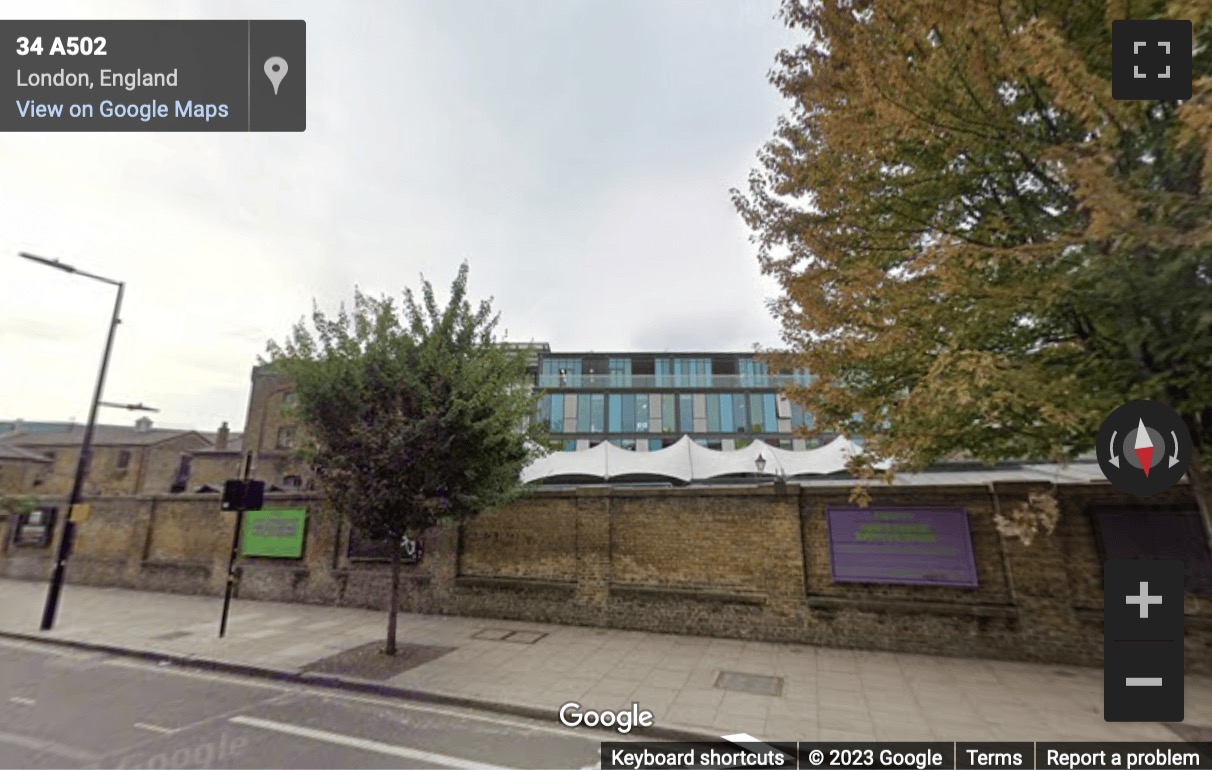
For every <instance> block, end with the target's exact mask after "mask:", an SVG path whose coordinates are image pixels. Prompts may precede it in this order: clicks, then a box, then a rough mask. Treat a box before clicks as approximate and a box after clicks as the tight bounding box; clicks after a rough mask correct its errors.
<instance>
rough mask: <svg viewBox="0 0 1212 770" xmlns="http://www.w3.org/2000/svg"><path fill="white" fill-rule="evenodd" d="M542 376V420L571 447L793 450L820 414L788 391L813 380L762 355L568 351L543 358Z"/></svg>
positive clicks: (539, 372)
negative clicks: (683, 443) (774, 366)
mask: <svg viewBox="0 0 1212 770" xmlns="http://www.w3.org/2000/svg"><path fill="white" fill-rule="evenodd" d="M536 375H537V380H538V382H537V383H536V384H537V385H538V387H539V388H540V389H541V390H542V391H544V393H543V395H542V396H541V397H540V399H539V404H538V410H537V413H536V415H535V419H537V420H540V421H541V422H542V423H543V424H544V425H546V426H547V428H548V429H549V430H550V432H551V433H552V434H555V435H553V438H556V439H557V446H563V447H564V449H565V450H567V451H574V450H575V449H576V448H577V447H580V448H586V447H588V446H593V445H596V444H598V443H601V442H602V441H603V440H608V441H610V443H612V444H615V445H616V446H619V447H622V448H625V449H629V450H640V451H657V450H659V449H661V448H663V447H666V446H670V445H672V444H674V443H676V442H677V440H678V439H679V438H681V437H682V436H683V435H689V436H690V437H691V439H692V440H694V441H696V442H698V443H699V444H702V445H703V446H707V447H711V448H721V447H722V446H724V445H725V444H724V443H723V442H725V441H726V442H728V443H727V446H734V445H735V446H736V448H740V447H741V446H742V445H743V444H744V443H745V442H748V441H752V440H753V439H759V438H760V439H761V440H763V441H765V442H767V443H769V444H771V445H773V446H792V443H791V442H792V438H793V436H794V435H795V433H796V431H798V430H800V429H803V428H811V427H813V419H812V415H811V414H810V413H808V412H806V411H805V410H804V408H803V407H802V406H801V405H799V404H797V403H794V402H791V401H789V400H788V399H787V398H786V396H785V395H783V394H782V391H783V389H784V388H786V387H788V386H791V385H802V384H807V383H808V382H810V379H811V378H810V377H809V376H808V374H807V373H805V372H802V371H796V372H791V373H771V372H770V370H769V368H768V366H767V364H766V362H764V361H758V360H756V359H755V358H754V357H753V356H752V355H742V354H733V355H732V356H728V355H722V354H711V355H706V354H702V355H694V356H686V355H670V354H665V355H659V354H658V355H652V354H632V355H630V356H628V355H610V354H596V355H592V354H584V355H571V354H560V355H554V356H549V357H544V356H540V358H539V362H538V366H537V367H536ZM652 434H661V435H660V437H659V438H653V437H652ZM738 434H744V439H743V440H742V439H741V436H740V435H738ZM796 446H798V447H803V446H804V444H803V443H802V442H796Z"/></svg>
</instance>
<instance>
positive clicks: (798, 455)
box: [522, 436, 862, 482]
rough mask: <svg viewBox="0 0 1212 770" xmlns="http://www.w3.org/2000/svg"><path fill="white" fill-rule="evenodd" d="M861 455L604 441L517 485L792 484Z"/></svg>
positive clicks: (560, 456)
mask: <svg viewBox="0 0 1212 770" xmlns="http://www.w3.org/2000/svg"><path fill="white" fill-rule="evenodd" d="M861 452H862V449H861V447H859V445H857V444H855V443H854V442H852V441H850V440H848V439H846V438H843V437H838V438H836V439H834V440H833V441H831V442H829V443H828V444H826V445H825V446H823V447H820V448H818V449H809V450H805V451H795V452H793V451H790V450H787V449H781V448H779V447H772V446H770V445H769V444H766V443H763V442H762V441H754V442H753V443H752V444H749V445H748V446H746V447H745V448H743V449H737V450H719V449H708V448H706V447H704V446H701V445H699V444H697V443H695V442H694V441H692V440H691V439H690V437H689V436H682V438H681V439H680V440H679V441H678V442H677V443H676V444H674V445H673V446H670V447H665V448H664V449H659V450H656V451H654V452H635V451H632V450H629V449H622V448H620V447H617V446H615V445H614V444H611V443H610V442H608V441H603V442H602V443H601V444H598V445H597V446H595V447H593V448H592V449H586V450H582V451H578V452H552V453H551V454H549V455H547V456H545V457H541V458H539V459H538V460H536V461H535V462H533V463H531V464H530V465H529V466H527V467H526V468H525V469H524V470H523V471H522V481H524V482H531V481H554V480H557V479H561V478H567V479H585V478H587V477H588V478H593V479H601V480H602V481H607V480H611V479H621V478H630V479H636V480H643V479H653V480H657V479H664V480H668V481H680V482H692V481H705V480H707V479H716V478H720V477H722V476H734V475H752V474H759V475H766V476H775V477H778V476H781V477H783V478H792V477H795V476H812V475H822V474H827V473H837V472H840V471H843V470H845V469H846V462H847V460H848V459H849V458H850V457H851V456H853V455H855V454H859V453H861ZM759 456H760V457H761V458H762V462H761V463H759V462H758V457H759ZM759 465H761V469H760V470H759Z"/></svg>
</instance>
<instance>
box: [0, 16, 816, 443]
mask: <svg viewBox="0 0 1212 770" xmlns="http://www.w3.org/2000/svg"><path fill="white" fill-rule="evenodd" d="M20 7H23V8H25V9H27V14H26V15H27V16H28V17H30V18H181V19H190V18H198V19H206V18H212V19H246V18H254V19H256V18H262V19H270V18H287V19H291V18H302V19H304V20H306V22H307V55H308V62H307V66H308V73H307V78H308V117H307V126H308V127H307V131H306V132H305V133H302V134H244V133H231V134H201V133H199V134H150V133H148V134H138V133H128V134H83V133H81V134H46V135H38V134H0V180H2V181H3V184H0V211H2V212H3V214H2V215H0V222H3V226H2V227H0V372H3V375H2V376H0V419H12V418H18V417H19V418H24V419H26V420H66V419H72V418H74V419H77V420H81V421H83V420H84V419H85V418H86V417H87V411H88V403H89V399H90V397H91V393H92V387H93V383H94V380H95V376H96V370H97V364H98V363H99V360H100V356H101V350H102V346H103V342H104V334H105V329H106V324H107V321H108V318H109V314H110V311H111V309H112V304H113V293H112V290H110V289H109V288H108V287H106V286H104V285H102V284H98V283H95V282H93V281H88V280H85V279H82V278H79V277H73V276H70V275H67V274H65V273H60V272H57V271H54V270H50V269H47V268H45V267H41V266H39V265H36V264H33V263H30V262H27V261H25V260H21V259H18V258H17V257H16V253H17V252H18V251H30V252H34V253H37V254H42V255H46V256H49V257H55V258H59V259H61V260H62V261H64V262H69V263H73V264H76V265H77V266H78V267H80V268H82V269H86V270H89V271H91V272H95V273H99V274H102V275H106V276H109V277H113V278H115V279H118V280H124V281H126V282H127V284H128V285H127V292H126V300H125V304H124V313H123V320H124V323H123V325H122V326H121V327H120V329H119V333H118V338H117V342H116V345H115V350H114V356H113V360H112V364H111V369H110V376H109V380H108V383H107V387H106V391H105V396H106V398H107V399H109V400H113V401H122V402H133V401H142V402H144V403H147V404H151V405H154V406H157V407H159V408H160V409H161V414H159V415H156V416H155V417H154V419H155V420H156V422H157V424H159V425H165V426H174V427H192V428H198V429H202V430H213V429H214V428H216V427H217V426H218V425H219V423H220V422H221V421H224V420H226V421H228V422H230V423H231V425H232V427H233V428H235V429H240V428H242V427H243V423H244V416H245V409H246V401H247V397H248V387H249V373H250V369H251V367H252V365H253V364H254V362H255V360H256V357H257V355H258V354H261V353H264V351H265V344H266V341H267V340H268V339H271V338H274V339H280V338H281V337H282V336H283V335H284V334H285V333H286V332H287V331H288V329H289V327H290V326H291V324H292V323H293V322H294V321H295V320H297V319H298V318H299V317H300V316H301V315H303V314H304V313H307V312H308V311H309V309H310V307H311V303H312V300H313V298H314V299H316V300H317V301H319V302H320V304H321V306H322V307H324V308H329V309H331V308H335V307H336V305H337V304H338V303H339V302H341V301H342V300H347V299H349V298H350V297H351V296H352V294H353V290H354V287H355V286H360V287H362V288H363V289H365V290H368V291H370V292H372V293H376V294H378V293H392V294H397V293H399V292H400V291H401V290H402V289H403V288H404V287H406V286H412V287H415V286H416V285H417V283H418V280H419V275H420V274H421V273H424V274H425V276H426V277H427V278H429V279H430V280H431V281H432V282H433V283H435V285H438V286H446V285H448V284H449V282H450V280H451V279H452V278H453V277H454V275H455V272H456V270H457V267H458V264H459V262H460V261H462V260H464V259H466V260H467V261H468V262H469V263H470V265H471V286H470V288H471V293H472V295H473V297H474V298H476V299H480V298H486V297H490V296H491V297H493V298H494V304H495V306H496V308H497V309H498V310H499V311H500V313H501V315H502V323H503V326H504V328H505V329H507V330H508V337H509V338H510V339H512V340H516V341H527V340H538V341H546V342H549V343H550V344H551V346H552V347H553V349H555V350H680V349H690V350H712V349H748V348H750V347H751V346H752V345H753V344H754V343H758V344H762V345H773V344H775V343H776V342H777V339H778V335H777V326H776V324H775V322H774V321H773V320H772V319H771V317H770V315H769V313H768V312H767V310H766V307H765V304H764V300H765V299H766V298H768V297H770V296H772V295H773V294H774V293H775V291H776V287H775V285H774V283H773V282H772V281H770V280H769V279H766V278H764V277H762V276H761V275H760V271H759V269H758V266H757V262H756V260H755V258H754V247H753V246H752V245H751V244H750V243H749V242H748V239H747V233H746V231H745V228H744V225H743V223H742V222H741V221H740V218H739V216H738V215H737V213H736V212H735V210H734V209H733V207H732V205H731V203H730V202H729V196H728V191H729V188H731V187H737V186H744V183H745V179H746V176H747V174H748V172H749V170H750V168H751V167H752V166H753V165H754V159H755V153H756V151H757V150H758V148H759V147H760V145H761V144H762V143H763V142H764V141H765V140H766V139H767V138H768V137H769V136H770V134H771V131H772V129H773V127H774V123H775V120H776V118H777V116H778V115H779V114H780V113H781V112H783V110H784V103H783V102H782V100H781V99H780V97H779V96H778V94H777V93H776V92H775V90H774V88H773V87H772V86H770V85H769V84H768V83H767V81H766V74H767V72H768V71H769V70H770V68H771V66H772V64H773V61H774V56H775V54H776V53H777V52H778V51H779V49H781V48H784V47H786V46H788V45H790V44H792V43H793V42H794V41H795V37H794V36H793V33H791V32H790V31H788V30H786V29H785V28H783V27H782V26H781V25H780V24H779V23H778V22H777V21H776V20H775V19H774V13H775V11H776V9H777V3H776V0H585V1H581V0H508V1H507V2H502V1H496V2H489V1H487V0H424V1H422V0H385V1H384V2H370V1H369V0H361V1H354V0H343V1H342V2H340V3H337V2H331V1H329V2H291V3H281V2H263V3H240V2H212V1H209V0H208V1H207V2H164V1H163V0H159V1H157V2H115V1H110V2H106V3H105V4H103V5H102V4H99V3H96V2H75V3H65V2H50V1H49V0H43V1H42V2H39V3H37V4H33V3H29V4H21V5H20V6H18V5H17V4H6V6H5V13H6V15H7V16H8V17H9V18H14V17H15V16H20V15H21V14H20V12H19V10H18V9H19V8H20ZM99 8H104V9H105V10H106V15H105V16H98V15H97V13H98V10H99ZM241 53H242V52H241ZM288 77H289V75H288ZM135 416H137V415H130V414H129V413H126V412H121V411H118V412H115V411H113V410H106V411H105V412H104V413H103V416H102V419H103V420H104V421H105V422H127V421H128V420H132V419H133V418H134V417H135Z"/></svg>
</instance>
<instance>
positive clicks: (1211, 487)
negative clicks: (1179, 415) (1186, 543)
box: [1187, 446, 1212, 550]
mask: <svg viewBox="0 0 1212 770" xmlns="http://www.w3.org/2000/svg"><path fill="white" fill-rule="evenodd" d="M1187 481H1188V482H1190V484H1191V494H1192V495H1194V496H1195V504H1196V505H1197V506H1198V507H1199V517H1200V518H1201V519H1203V522H1204V538H1205V539H1206V540H1207V543H1208V548H1209V550H1212V478H1209V475H1208V469H1207V468H1205V467H1204V458H1203V455H1201V454H1200V452H1199V450H1198V449H1196V448H1195V447H1194V446H1192V448H1191V464H1190V465H1189V466H1187Z"/></svg>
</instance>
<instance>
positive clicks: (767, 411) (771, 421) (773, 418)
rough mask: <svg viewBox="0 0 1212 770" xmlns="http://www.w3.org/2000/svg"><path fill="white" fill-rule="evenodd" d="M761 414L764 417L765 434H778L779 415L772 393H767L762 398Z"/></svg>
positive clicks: (776, 402) (776, 401)
mask: <svg viewBox="0 0 1212 770" xmlns="http://www.w3.org/2000/svg"><path fill="white" fill-rule="evenodd" d="M762 413H763V416H764V417H765V425H766V432H767V433H778V431H779V415H778V399H777V398H776V397H775V395H774V394H773V393H767V394H765V395H764V396H762Z"/></svg>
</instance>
